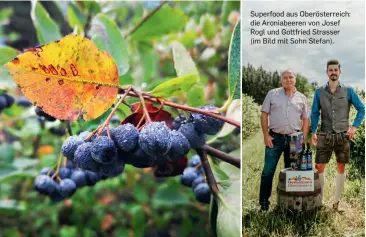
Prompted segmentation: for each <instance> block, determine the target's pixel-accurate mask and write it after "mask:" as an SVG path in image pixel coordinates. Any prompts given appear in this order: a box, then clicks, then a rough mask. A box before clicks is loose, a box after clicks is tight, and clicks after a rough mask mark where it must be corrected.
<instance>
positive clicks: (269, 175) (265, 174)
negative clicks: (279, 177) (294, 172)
mask: <svg viewBox="0 0 366 237" xmlns="http://www.w3.org/2000/svg"><path fill="white" fill-rule="evenodd" d="M270 136H271V137H273V138H274V139H273V140H272V143H273V148H269V147H267V146H266V151H265V156H264V167H263V171H262V177H261V186H260V191H259V204H260V205H261V206H262V207H263V208H268V207H269V205H270V202H269V198H270V196H271V192H272V181H273V176H274V173H275V172H276V167H277V163H278V160H279V159H280V157H281V155H282V153H283V152H284V161H285V168H289V167H291V160H290V156H289V153H290V146H289V144H290V137H289V136H284V135H280V134H274V133H270Z"/></svg>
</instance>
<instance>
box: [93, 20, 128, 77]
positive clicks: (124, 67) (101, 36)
mask: <svg viewBox="0 0 366 237" xmlns="http://www.w3.org/2000/svg"><path fill="white" fill-rule="evenodd" d="M90 35H91V36H92V37H91V39H92V41H93V42H94V43H95V44H96V45H97V47H98V48H99V49H102V50H106V51H107V52H108V53H110V54H111V55H112V57H113V59H114V61H115V62H116V64H117V67H118V74H119V76H121V75H123V74H125V73H126V72H127V71H128V69H129V68H130V65H129V56H128V51H127V45H126V42H125V39H124V38H123V36H122V35H121V32H120V31H119V29H118V27H117V25H116V23H115V22H114V21H112V20H110V19H108V18H107V17H106V16H105V15H103V14H98V15H97V16H96V17H95V18H94V19H93V21H92V24H91V30H90Z"/></svg>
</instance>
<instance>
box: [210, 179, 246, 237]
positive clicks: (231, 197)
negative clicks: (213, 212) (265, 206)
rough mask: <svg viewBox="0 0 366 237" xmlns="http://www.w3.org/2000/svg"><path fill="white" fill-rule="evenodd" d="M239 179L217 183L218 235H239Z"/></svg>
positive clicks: (221, 236) (224, 236)
mask: <svg viewBox="0 0 366 237" xmlns="http://www.w3.org/2000/svg"><path fill="white" fill-rule="evenodd" d="M240 188H241V186H240V180H239V179H238V180H234V181H226V182H225V183H222V184H220V185H219V190H220V191H219V198H218V199H217V205H218V213H217V221H216V232H217V236H218V237H236V236H240V235H241V229H240V222H241V216H240V211H238V207H240V202H241V196H240Z"/></svg>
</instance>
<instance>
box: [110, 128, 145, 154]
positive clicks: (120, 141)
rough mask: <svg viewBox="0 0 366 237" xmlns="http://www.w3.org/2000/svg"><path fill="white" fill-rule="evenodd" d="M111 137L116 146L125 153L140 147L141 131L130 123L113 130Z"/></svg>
mask: <svg viewBox="0 0 366 237" xmlns="http://www.w3.org/2000/svg"><path fill="white" fill-rule="evenodd" d="M111 136H112V139H113V141H114V142H115V143H116V146H117V147H118V148H119V149H121V150H123V151H127V152H128V151H132V150H134V149H135V148H136V147H137V145H138V140H139V131H138V130H137V128H136V127H135V126H133V125H132V124H130V123H127V124H123V125H120V126H118V127H117V128H114V129H112V130H111Z"/></svg>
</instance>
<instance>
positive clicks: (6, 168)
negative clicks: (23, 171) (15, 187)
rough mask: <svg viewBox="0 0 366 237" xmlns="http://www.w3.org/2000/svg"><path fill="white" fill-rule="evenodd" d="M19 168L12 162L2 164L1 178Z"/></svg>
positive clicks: (0, 167)
mask: <svg viewBox="0 0 366 237" xmlns="http://www.w3.org/2000/svg"><path fill="white" fill-rule="evenodd" d="M16 170H17V169H16V168H15V167H14V166H12V165H11V164H1V165H0V180H1V179H3V178H6V177H7V176H8V175H10V174H11V173H13V172H15V171H16Z"/></svg>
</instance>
